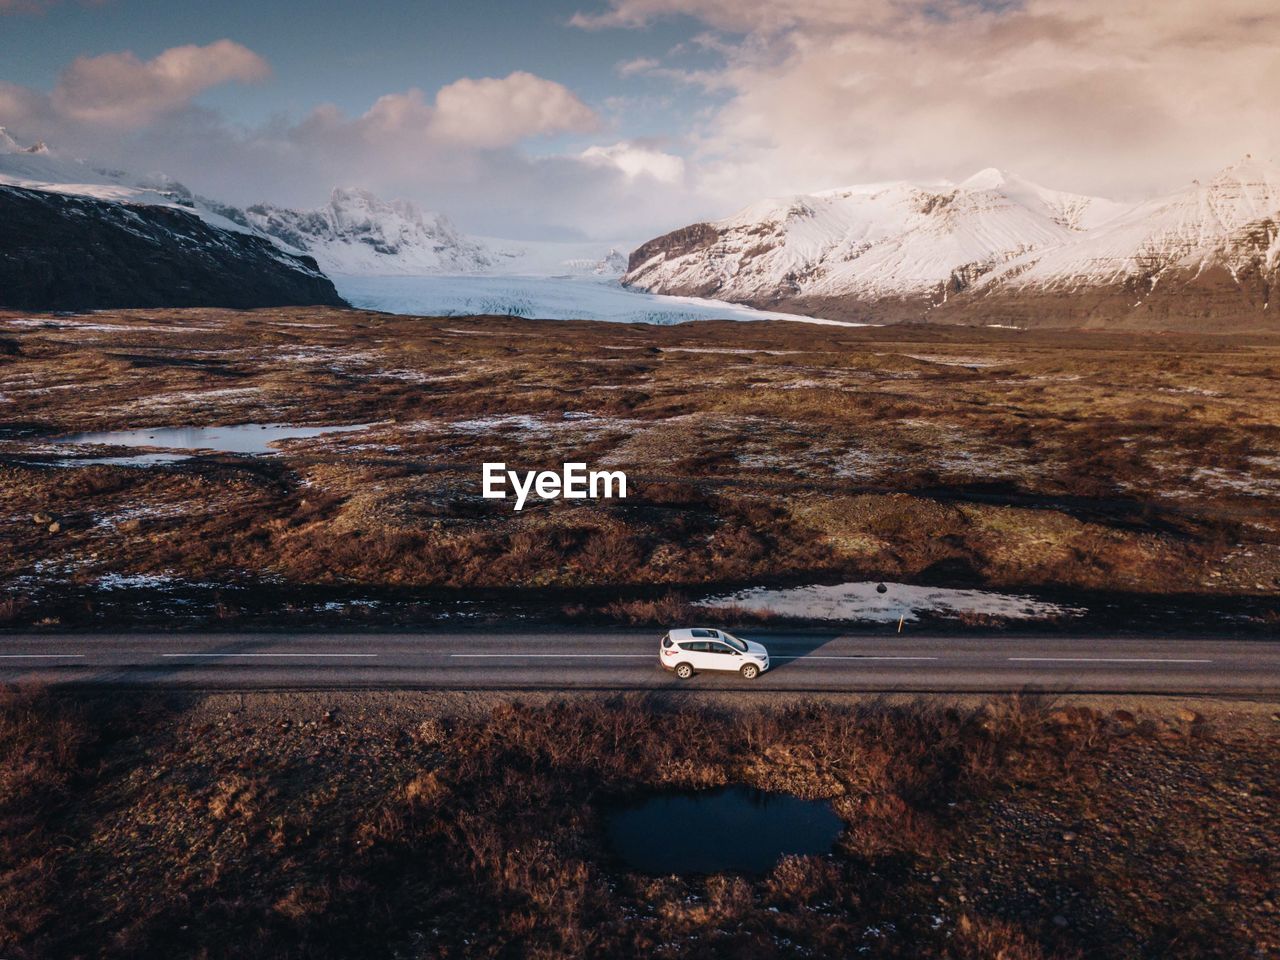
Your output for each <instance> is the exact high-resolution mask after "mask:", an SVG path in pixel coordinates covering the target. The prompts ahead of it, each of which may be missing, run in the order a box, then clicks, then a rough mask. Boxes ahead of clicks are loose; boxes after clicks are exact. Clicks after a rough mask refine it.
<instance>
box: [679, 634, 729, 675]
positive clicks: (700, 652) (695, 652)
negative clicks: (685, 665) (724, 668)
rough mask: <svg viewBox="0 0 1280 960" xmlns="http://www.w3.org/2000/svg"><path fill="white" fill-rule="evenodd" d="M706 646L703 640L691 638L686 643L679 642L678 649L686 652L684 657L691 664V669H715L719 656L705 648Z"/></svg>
mask: <svg viewBox="0 0 1280 960" xmlns="http://www.w3.org/2000/svg"><path fill="white" fill-rule="evenodd" d="M707 646H708V644H707V641H705V640H691V641H689V642H688V643H682V644H680V649H681V650H684V651H685V652H686V653H687V654H688V656H687V657H685V658H684V659H686V660H688V661H689V663H691V664H692V665H693V669H695V670H715V669H716V664H717V663H719V661H720V658H719V657H717V656H715V655H714V654H712V653H711V652H710V651H709V650H707Z"/></svg>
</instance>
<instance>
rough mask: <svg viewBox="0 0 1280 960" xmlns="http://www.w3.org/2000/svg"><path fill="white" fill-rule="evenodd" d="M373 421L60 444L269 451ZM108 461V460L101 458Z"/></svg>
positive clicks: (164, 432)
mask: <svg viewBox="0 0 1280 960" xmlns="http://www.w3.org/2000/svg"><path fill="white" fill-rule="evenodd" d="M370 426H372V424H368V423H356V424H351V425H349V426H325V427H295V426H290V425H289V424H285V423H242V424H237V425H235V426H228V427H147V428H144V429H141V430H106V431H103V432H101V433H76V434H72V435H71V436H67V437H59V438H58V440H57V442H58V443H59V444H68V445H77V446H79V445H87V444H97V445H104V446H116V447H155V448H158V449H161V450H217V451H220V452H222V453H254V454H261V453H270V452H271V445H272V444H273V443H276V442H277V441H280V440H304V439H307V438H309V437H318V436H322V435H324V434H327V433H346V432H349V431H352V430H367V429H368V428H369V427H370ZM100 462H108V461H105V460H104V461H100Z"/></svg>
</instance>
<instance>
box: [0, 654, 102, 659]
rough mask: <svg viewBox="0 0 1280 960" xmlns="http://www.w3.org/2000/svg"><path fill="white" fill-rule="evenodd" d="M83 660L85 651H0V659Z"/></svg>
mask: <svg viewBox="0 0 1280 960" xmlns="http://www.w3.org/2000/svg"><path fill="white" fill-rule="evenodd" d="M68 658H71V659H76V660H83V659H84V654H83V653H0V660H65V659H68Z"/></svg>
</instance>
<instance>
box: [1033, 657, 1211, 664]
mask: <svg viewBox="0 0 1280 960" xmlns="http://www.w3.org/2000/svg"><path fill="white" fill-rule="evenodd" d="M1008 659H1010V660H1017V661H1019V662H1022V663H1213V661H1212V660H1183V659H1175V658H1168V657H1009V658H1008Z"/></svg>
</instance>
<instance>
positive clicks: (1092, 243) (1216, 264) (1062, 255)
mask: <svg viewBox="0 0 1280 960" xmlns="http://www.w3.org/2000/svg"><path fill="white" fill-rule="evenodd" d="M1278 213H1280V168H1278V167H1276V166H1275V165H1273V164H1268V163H1263V162H1261V161H1257V160H1254V159H1253V158H1252V157H1246V158H1245V159H1244V160H1242V161H1240V162H1239V163H1235V164H1232V165H1231V166H1229V167H1226V168H1225V169H1223V170H1222V171H1221V172H1219V173H1218V174H1217V176H1215V177H1214V178H1213V179H1212V180H1210V181H1208V182H1207V183H1200V182H1199V181H1196V182H1193V183H1191V184H1189V185H1188V186H1186V187H1185V188H1183V189H1181V190H1178V191H1176V192H1174V193H1171V194H1169V195H1167V196H1164V197H1159V198H1157V199H1155V200H1149V201H1147V202H1146V203H1142V204H1139V205H1137V206H1136V207H1133V208H1132V209H1130V210H1128V211H1127V212H1125V213H1123V214H1121V215H1120V216H1118V217H1116V218H1115V219H1113V220H1112V221H1110V222H1108V223H1106V224H1104V225H1102V226H1101V227H1099V228H1098V229H1095V230H1091V231H1088V232H1087V233H1085V234H1084V235H1082V236H1079V237H1076V238H1074V239H1073V240H1071V241H1070V242H1067V243H1063V244H1061V245H1058V246H1056V247H1053V248H1051V249H1048V250H1042V251H1038V252H1036V253H1032V254H1028V255H1025V256H1022V257H1019V258H1017V259H1015V260H1014V261H1013V262H1011V263H1009V264H1007V265H1006V266H1004V267H1003V268H1002V269H1000V270H997V271H995V272H993V273H992V274H991V275H989V276H987V277H984V278H983V280H982V281H981V282H980V284H979V289H980V290H982V291H983V292H991V291H992V290H995V289H998V288H1000V287H1002V286H1007V287H1010V288H1014V289H1021V290H1025V289H1028V288H1033V287H1034V288H1040V289H1045V290H1055V289H1068V290H1074V289H1078V288H1080V287H1082V286H1093V285H1097V284H1121V285H1123V286H1125V287H1126V288H1131V289H1133V290H1134V291H1135V292H1136V293H1139V294H1145V293H1149V292H1151V291H1152V290H1154V289H1155V288H1156V287H1157V286H1158V285H1159V284H1160V282H1161V281H1162V279H1165V278H1172V277H1179V276H1182V277H1184V278H1185V277H1186V276H1188V275H1191V276H1194V275H1198V274H1201V273H1203V272H1205V271H1206V270H1212V269H1215V268H1226V269H1228V270H1230V271H1231V272H1232V273H1239V272H1240V271H1242V270H1249V269H1256V268H1258V267H1262V268H1264V269H1268V268H1269V269H1274V267H1275V265H1276V256H1277V253H1278V252H1280V247H1278V246H1277V243H1278V239H1277V234H1276V230H1275V220H1276V217H1277V214H1278Z"/></svg>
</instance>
